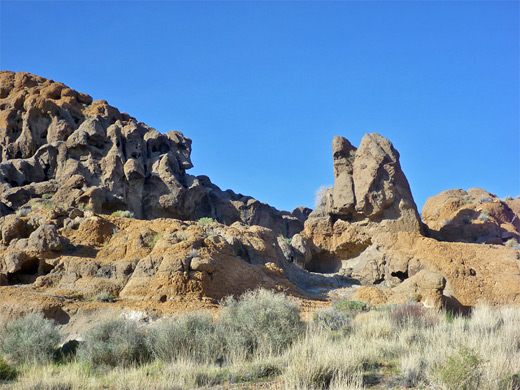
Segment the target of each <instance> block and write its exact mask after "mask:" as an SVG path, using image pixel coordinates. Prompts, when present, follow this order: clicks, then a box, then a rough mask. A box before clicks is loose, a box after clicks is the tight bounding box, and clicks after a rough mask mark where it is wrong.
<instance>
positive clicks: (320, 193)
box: [314, 186, 331, 207]
mask: <svg viewBox="0 0 520 390" xmlns="http://www.w3.org/2000/svg"><path fill="white" fill-rule="evenodd" d="M330 188H331V187H326V186H321V187H320V188H318V189H317V190H316V192H315V194H314V195H315V198H314V204H315V205H316V207H319V206H322V205H323V206H325V203H326V201H327V199H326V195H327V191H328V190H329V189H330Z"/></svg>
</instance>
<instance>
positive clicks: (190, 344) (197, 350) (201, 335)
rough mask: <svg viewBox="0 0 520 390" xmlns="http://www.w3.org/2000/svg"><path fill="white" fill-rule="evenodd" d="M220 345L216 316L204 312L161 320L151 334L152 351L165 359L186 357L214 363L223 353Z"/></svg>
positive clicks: (171, 359) (172, 359)
mask: <svg viewBox="0 0 520 390" xmlns="http://www.w3.org/2000/svg"><path fill="white" fill-rule="evenodd" d="M220 344H221V342H220V341H219V335H217V334H216V332H215V324H214V323H213V319H212V318H211V316H210V315H208V314H204V313H192V314H186V315H184V316H181V317H179V318H177V319H174V320H164V321H161V322H160V323H159V324H156V325H155V326H154V327H153V328H152V329H151V331H150V333H149V345H150V350H151V351H152V353H153V355H154V356H155V357H156V358H158V359H161V360H163V361H174V360H175V359H181V358H183V359H188V360H193V361H196V362H201V363H214V362H215V359H218V357H220V356H221V354H222V348H220Z"/></svg>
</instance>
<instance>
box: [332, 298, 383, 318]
mask: <svg viewBox="0 0 520 390" xmlns="http://www.w3.org/2000/svg"><path fill="white" fill-rule="evenodd" d="M333 307H334V309H335V310H336V311H338V312H340V313H343V314H344V315H346V316H347V317H349V318H352V317H355V316H356V315H357V314H358V313H360V312H362V311H370V310H372V309H374V306H372V305H371V304H370V303H368V302H362V301H339V302H337V303H336V304H335V305H334V306H333Z"/></svg>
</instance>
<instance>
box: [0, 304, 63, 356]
mask: <svg viewBox="0 0 520 390" xmlns="http://www.w3.org/2000/svg"><path fill="white" fill-rule="evenodd" d="M59 341H60V334H59V332H58V330H57V329H56V325H55V324H54V321H51V320H47V319H45V318H43V316H42V315H41V314H28V315H26V316H25V317H22V318H20V319H18V320H15V321H12V322H10V323H7V324H6V326H5V327H4V329H3V330H2V332H1V334H0V351H1V352H2V353H3V354H4V355H5V356H6V357H7V358H8V359H9V360H12V361H15V362H17V363H19V364H21V363H46V362H48V361H50V360H51V358H52V355H53V352H54V349H55V347H56V345H57V344H58V342H59Z"/></svg>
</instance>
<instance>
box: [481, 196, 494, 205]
mask: <svg viewBox="0 0 520 390" xmlns="http://www.w3.org/2000/svg"><path fill="white" fill-rule="evenodd" d="M478 202H479V203H480V204H482V203H488V202H493V199H492V198H491V197H490V196H486V195H482V196H481V197H480V198H479V199H478Z"/></svg>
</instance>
